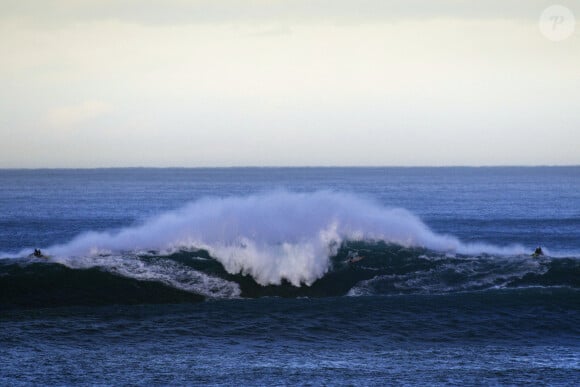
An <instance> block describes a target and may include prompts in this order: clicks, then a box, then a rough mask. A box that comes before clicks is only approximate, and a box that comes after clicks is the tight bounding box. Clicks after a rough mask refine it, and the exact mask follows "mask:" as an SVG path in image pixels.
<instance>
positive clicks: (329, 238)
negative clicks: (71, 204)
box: [0, 191, 580, 306]
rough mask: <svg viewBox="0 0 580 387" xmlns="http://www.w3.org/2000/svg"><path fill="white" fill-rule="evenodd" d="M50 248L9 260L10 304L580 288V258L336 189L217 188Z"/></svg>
mask: <svg viewBox="0 0 580 387" xmlns="http://www.w3.org/2000/svg"><path fill="white" fill-rule="evenodd" d="M43 252H44V253H45V254H46V255H47V256H49V259H48V260H44V259H36V258H30V257H28V254H29V253H30V250H23V251H22V252H20V253H19V254H15V255H13V256H12V258H15V257H20V259H16V260H15V259H3V260H0V290H2V294H3V298H4V299H0V306H1V305H36V304H35V302H36V301H35V300H37V301H38V303H37V304H39V305H45V304H51V303H55V304H63V303H64V304H94V303H96V304H99V303H103V302H105V303H108V302H111V303H115V302H119V303H134V302H182V301H198V300H202V299H208V298H218V299H222V298H239V297H263V296H282V297H317V296H320V297H324V296H338V295H353V296H355V295H383V294H387V295H391V294H437V293H453V292H462V291H479V290H486V289H498V288H509V287H520V286H524V287H529V286H532V287H533V286H541V287H542V286H557V287H561V286H564V287H571V288H578V287H580V284H579V283H578V278H580V276H579V274H580V260H579V259H578V257H577V256H573V257H571V256H568V258H553V257H543V258H541V259H530V257H529V256H528V255H527V254H529V252H530V250H529V248H528V249H526V248H524V247H523V246H521V245H511V246H504V247H501V246H494V245H490V244H485V243H463V242H461V241H460V240H459V239H458V238H456V237H454V236H451V235H442V234H438V233H436V232H434V231H432V230H431V229H430V228H429V227H428V226H427V225H426V224H425V223H423V222H422V221H421V220H420V219H419V218H418V217H417V216H415V215H413V214H412V213H410V212H409V211H406V210H404V209H400V208H388V207H385V206H382V205H380V204H378V203H376V202H374V201H372V200H370V199H366V198H362V197H358V196H354V195H352V194H345V193H337V192H329V191H319V192H314V193H292V192H286V191H278V192H270V193H265V194H260V195H253V196H246V197H229V198H205V199H202V200H199V201H196V202H193V203H190V204H188V205H186V206H185V207H183V208H180V209H178V210H175V211H170V212H166V213H163V214H160V215H158V216H156V217H153V218H151V219H149V220H147V221H145V222H143V223H142V224H140V225H137V226H132V227H127V228H124V229H121V230H118V231H110V232H88V233H83V234H80V235H79V236H77V237H76V238H74V239H73V240H71V241H70V242H68V243H65V244H61V245H53V246H49V247H46V248H43ZM353 253H354V255H353ZM548 253H550V252H548ZM548 255H550V254H548ZM0 257H4V258H8V255H6V254H3V255H0ZM353 257H356V259H353ZM305 285H306V286H305ZM19 300H20V301H19Z"/></svg>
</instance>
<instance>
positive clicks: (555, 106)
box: [0, 0, 580, 168]
mask: <svg viewBox="0 0 580 387" xmlns="http://www.w3.org/2000/svg"><path fill="white" fill-rule="evenodd" d="M553 4H560V5H562V6H565V7H566V8H567V9H568V10H569V11H570V12H571V14H573V15H574V16H575V18H576V22H575V24H574V21H573V20H572V19H570V18H569V17H568V15H567V14H566V18H565V19H561V20H560V19H550V20H553V21H554V23H555V24H554V26H553V31H556V29H560V30H558V32H560V31H562V30H561V28H568V29H570V26H572V27H571V28H572V29H573V32H571V33H570V34H569V36H568V37H567V38H565V39H563V40H559V41H554V40H553V39H552V38H553V36H552V35H550V33H548V35H549V36H548V35H546V33H545V32H542V30H541V29H540V17H541V15H542V12H543V11H544V10H545V9H546V8H547V7H549V6H551V5H553ZM562 20H563V21H564V22H565V23H567V24H564V23H560V21H562ZM550 26H551V25H550ZM551 27H552V26H551ZM574 27H575V30H574ZM544 31H545V30H544ZM0 85H1V87H0V168H30V167H116V166H118V167H126V166H156V167H166V166H182V167H205V166H331V165H341V166H344V165H352V166H365V165H372V166H382V165H386V166H391V165H403V166H414V165H437V166H439V165H569V164H575V165H579V164H580V0H571V1H558V2H557V3H553V2H550V1H542V0H487V1H475V0H474V1H461V0H442V1H434V0H399V1H388V0H364V1H344V0H326V1H321V0H309V1H301V0H296V1H276V0H271V1H266V0H248V1H233V0H231V1H220V0H213V1H212V0H207V1H185V0H166V1H153V0H150V1H143V0H141V1H137V0H135V1H122V0H118V1H117V0H87V1H82V0H78V1H77V0H54V1H52V0H38V1H27V0H14V1H9V0H0Z"/></svg>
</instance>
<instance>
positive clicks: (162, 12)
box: [0, 0, 578, 26]
mask: <svg viewBox="0 0 580 387" xmlns="http://www.w3.org/2000/svg"><path fill="white" fill-rule="evenodd" d="M558 3H559V4H562V5H564V6H567V7H572V9H573V10H574V9H577V7H578V3H577V0H576V1H575V0H559V1H558ZM549 5H551V2H550V1H548V0H488V1H478V2H474V1H458V0H439V1H425V0H361V1H356V2H354V1H351V0H292V1H290V0H269V1H264V0H190V1H186V0H167V1H162V2H161V1H153V0H125V1H116V0H85V1H77V0H47V1H42V2H38V1H31V0H20V1H6V2H0V15H1V16H0V18H9V19H15V20H19V21H22V20H29V21H31V22H33V23H34V24H35V25H36V26H40V25H62V24H68V23H79V22H94V21H103V20H109V21H110V20H116V21H121V22H127V23H136V24H145V25H175V24H195V23H264V22H266V23H270V22H282V23H291V24H296V23H298V24H301V23H313V22H314V23H318V22H331V23H368V22H371V23H372V22H389V21H390V22H392V21H401V20H409V19H414V20H417V19H419V20H425V19H441V18H443V19H449V18H461V19H519V20H521V19H525V20H534V21H536V20H537V19H538V18H539V15H540V13H541V11H542V10H543V9H544V8H546V7H547V6H549Z"/></svg>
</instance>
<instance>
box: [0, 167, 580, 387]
mask: <svg viewBox="0 0 580 387" xmlns="http://www.w3.org/2000/svg"><path fill="white" fill-rule="evenodd" d="M539 182H541V184H539ZM0 213H1V214H2V217H1V218H0V252H1V253H0V308H1V309H2V314H1V317H0V324H1V325H0V328H1V329H0V343H1V345H0V355H1V358H0V365H1V367H0V368H1V369H2V371H1V372H0V383H2V384H15V383H24V384H28V383H36V384H38V383H52V384H55V383H58V384H71V383H72V384H95V383H102V384H117V383H137V384H150V383H157V384H168V383H169V384H184V383H186V384H187V383H199V384H201V383H203V384H206V383H214V384H233V383H236V384H266V383H267V384H280V383H283V384H284V383H287V384H384V383H385V382H389V381H391V382H399V383H409V384H426V383H429V384H431V383H444V384H447V383H451V384H453V383H457V384H462V383H464V382H466V381H467V382H471V383H477V384H479V383H486V384H493V383H505V384H514V383H516V384H518V383H530V382H533V383H546V384H557V383H562V384H573V382H574V381H575V380H577V379H578V378H579V376H580V355H579V353H580V351H579V348H580V345H579V343H580V328H579V327H580V290H579V289H580V242H579V241H580V168H577V167H569V168H354V169H348V168H347V169H344V168H306V169H259V168H258V169H252V168H248V169H193V170H190V169H161V170H157V169H153V170H151V169H113V170H46V171H18V170H6V171H0ZM537 245H542V247H543V249H544V252H545V255H544V256H540V257H535V258H533V257H530V253H531V252H532V251H533V250H534V248H535V247H536V246H537ZM34 248H41V249H42V251H43V253H44V255H45V256H46V257H42V258H35V257H31V256H30V253H31V252H32V250H33V249H34ZM31 364H33V366H32V367H31V366H30V365H31Z"/></svg>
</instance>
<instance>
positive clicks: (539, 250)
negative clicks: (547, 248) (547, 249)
mask: <svg viewBox="0 0 580 387" xmlns="http://www.w3.org/2000/svg"><path fill="white" fill-rule="evenodd" d="M543 255H544V251H543V250H542V247H541V246H538V247H536V249H535V250H534V253H533V254H532V257H541V256H543Z"/></svg>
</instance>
